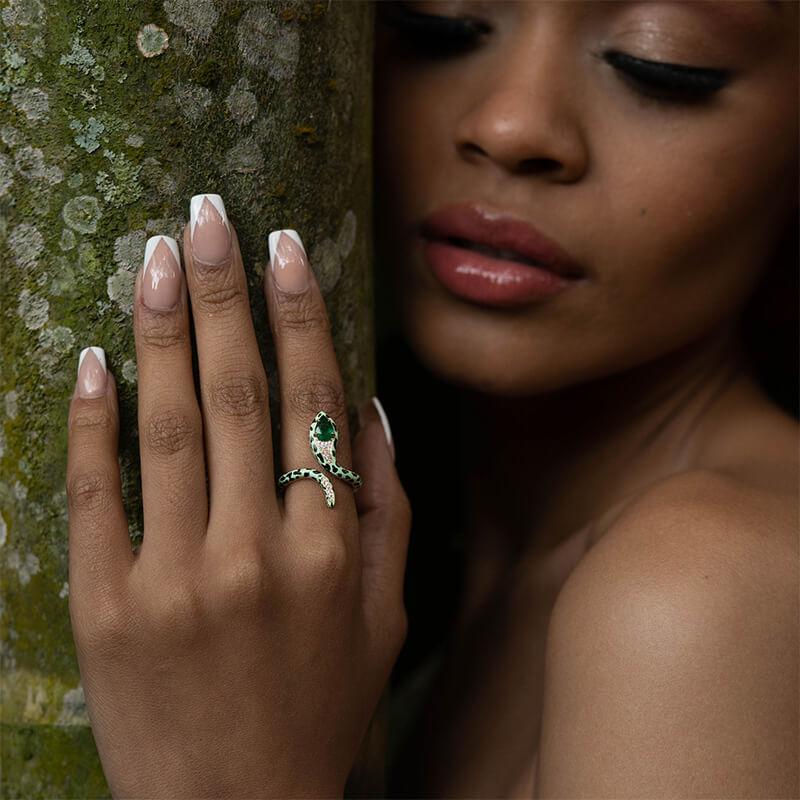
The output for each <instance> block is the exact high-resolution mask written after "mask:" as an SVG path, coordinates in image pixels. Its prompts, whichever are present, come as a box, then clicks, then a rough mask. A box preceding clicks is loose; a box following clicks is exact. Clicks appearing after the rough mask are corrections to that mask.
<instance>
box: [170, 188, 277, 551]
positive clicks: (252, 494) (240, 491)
mask: <svg viewBox="0 0 800 800" xmlns="http://www.w3.org/2000/svg"><path fill="white" fill-rule="evenodd" d="M184 257H185V264H186V278H187V282H188V285H189V296H190V297H191V302H192V316H193V318H194V325H195V338H196V341H197V358H198V365H199V371H200V396H201V404H202V412H203V423H204V426H205V441H206V459H207V469H208V481H209V523H210V526H211V527H214V528H219V529H220V530H223V529H224V530H226V536H228V537H231V536H235V535H236V532H237V530H242V531H243V530H244V527H243V526H241V527H239V528H236V526H233V527H232V526H231V525H230V520H231V519H241V515H242V514H243V513H258V514H259V515H262V516H263V515H264V514H270V515H272V514H276V513H277V497H276V491H275V484H274V479H273V468H272V436H271V432H270V425H269V409H268V406H267V380H266V375H265V374H264V367H263V365H262V363H261V354H260V352H259V350H258V345H257V343H256V336H255V331H254V330H253V320H252V316H251V313H250V302H249V299H248V294H247V281H246V278H245V273H244V267H243V265H242V256H241V253H240V252H239V243H238V241H237V238H236V232H235V231H234V229H233V227H232V226H231V224H230V222H229V220H228V218H227V215H226V213H225V206H224V204H223V202H222V198H221V197H220V196H219V195H195V196H194V197H193V198H192V203H191V222H190V225H189V226H187V229H186V231H185V232H184ZM217 514H218V515H219V519H220V525H218V526H214V525H213V519H214V516H215V515H217Z"/></svg>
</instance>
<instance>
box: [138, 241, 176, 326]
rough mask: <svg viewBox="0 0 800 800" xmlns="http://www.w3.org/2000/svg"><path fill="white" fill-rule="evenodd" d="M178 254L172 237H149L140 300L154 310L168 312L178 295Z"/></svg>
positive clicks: (173, 305) (145, 250)
mask: <svg viewBox="0 0 800 800" xmlns="http://www.w3.org/2000/svg"><path fill="white" fill-rule="evenodd" d="M180 263H181V256H180V253H179V252H178V243H177V242H176V241H175V240H174V239H173V238H172V237H171V236H151V237H150V238H149V239H148V240H147V245H146V246H145V249H144V272H143V274H142V299H143V300H144V304H145V305H146V306H147V307H148V308H152V309H153V310H154V311H170V310H171V309H173V308H175V306H176V305H177V304H178V299H179V298H180V295H181V267H180Z"/></svg>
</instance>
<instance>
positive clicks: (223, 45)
mask: <svg viewBox="0 0 800 800" xmlns="http://www.w3.org/2000/svg"><path fill="white" fill-rule="evenodd" d="M371 16H372V9H371V6H370V5H369V4H367V3H363V2H357V3H354V2H337V1H334V2H327V1H326V2H313V1H312V2H304V1H301V0H287V1H286V2H274V1H273V0H264V1H263V2H262V1H261V0H259V2H248V3H236V2H231V1H230V0H164V2H157V1H156V0H137V1H136V2H133V1H132V0H127V2H117V0H93V1H92V0H90V1H89V2H86V0H80V1H79V0H58V2H56V1H55V0H0V109H1V110H2V114H1V115H0V143H1V144H0V252H2V254H3V255H2V259H3V261H2V271H1V272H0V296H1V297H2V309H1V310H0V325H1V326H2V327H1V328H0V335H1V336H2V348H3V352H2V356H3V361H2V374H0V414H1V415H2V416H0V420H1V421H2V424H1V425H0V465H1V466H2V476H1V478H0V509H2V511H1V513H0V570H2V572H1V577H2V608H1V609H0V611H1V612H2V616H1V617H0V635H1V636H2V651H0V666H1V667H2V720H3V726H4V727H3V735H2V754H1V755H2V759H3V765H4V770H3V776H2V785H1V786H0V789H2V791H0V794H2V795H3V796H8V797H17V796H19V797H22V796H25V797H68V796H69V797H82V798H83V797H94V796H98V795H102V794H103V793H104V792H105V791H106V790H105V788H104V784H103V781H102V775H101V773H100V772H99V765H98V763H97V759H96V755H95V753H94V746H93V742H92V738H91V733H90V730H89V729H88V727H87V726H88V720H87V718H86V713H85V708H84V705H83V701H82V692H81V689H80V676H79V673H78V668H77V663H76V660H75V653H74V647H73V643H72V636H71V632H70V625H69V616H68V592H69V587H68V574H67V538H68V537H67V515H66V494H65V490H64V478H65V469H66V445H67V440H66V418H67V412H68V407H69V398H70V396H71V393H72V388H73V384H74V377H75V369H76V366H77V355H78V353H79V351H80V349H81V348H82V347H85V346H88V345H90V344H91V345H99V346H102V347H103V348H104V349H105V350H106V353H107V357H108V362H109V366H110V369H111V370H112V371H113V372H114V375H115V377H116V379H117V383H118V387H119V395H120V405H121V416H122V432H121V442H120V463H121V467H122V474H123V494H124V499H125V502H126V508H127V511H128V515H129V522H130V528H131V535H132V538H133V540H134V541H135V540H136V539H137V538H138V537H140V536H141V535H142V512H141V505H140V498H139V491H140V477H139V472H138V439H137V429H136V364H135V351H134V341H133V334H132V325H131V297H132V289H133V280H134V277H135V273H136V271H137V269H138V268H139V266H140V264H141V260H142V258H143V254H144V245H145V241H146V238H147V237H148V236H151V235H155V234H159V233H161V234H168V235H172V236H175V238H177V239H178V240H179V241H180V235H179V234H180V231H181V230H182V228H183V226H184V225H185V223H186V221H187V216H188V203H189V198H190V196H191V195H192V194H196V193H198V192H204V191H208V192H218V193H219V194H221V195H222V196H223V197H224V199H225V203H226V207H227V210H228V212H229V215H230V217H231V219H232V220H233V221H234V224H235V225H236V227H237V231H238V233H239V239H240V242H241V245H242V250H243V255H244V260H245V265H246V268H247V272H248V280H249V286H250V295H251V305H252V309H253V316H254V320H255V326H256V330H257V332H258V335H259V339H260V345H261V348H262V354H263V357H264V363H265V366H266V369H267V374H268V376H269V379H270V384H271V386H270V388H271V397H272V398H273V399H272V402H274V399H275V398H277V397H278V391H277V374H276V370H275V367H274V358H273V355H272V352H271V347H270V342H269V333H268V325H267V319H266V308H265V304H264V300H263V294H262V290H261V282H262V278H263V274H264V269H265V266H266V265H267V263H268V247H267V232H268V231H270V230H273V229H277V228H296V229H297V230H298V231H299V232H300V233H301V235H302V236H303V239H304V242H305V243H306V246H307V248H308V250H309V255H310V257H311V263H312V265H313V267H314V269H315V271H316V273H317V276H318V279H319V281H320V284H321V286H322V288H323V292H324V294H325V297H326V300H327V302H328V308H329V312H330V316H331V320H332V326H333V332H334V339H335V342H336V347H337V353H338V355H339V362H340V366H341V368H342V372H343V375H344V378H345V383H346V386H347V387H348V392H349V398H350V401H351V402H352V404H353V405H355V404H356V403H357V402H358V401H360V400H361V399H363V398H364V397H366V396H368V395H369V393H370V392H371V391H372V381H373V368H372V363H373V354H372V327H373V320H372V301H371V295H372V286H371V274H370V272H369V268H368V267H369V254H370V252H371V242H370V238H369V237H370V228H371V218H370V208H371V191H370V189H371V178H370V160H369V155H370V138H371V128H370V105H369V103H370V94H371V86H370V74H371V50H372V47H371V44H372V42H371V36H372V26H371ZM275 410H276V409H275V408H274V407H273V412H275ZM275 440H276V441H278V440H279V437H277V436H276V437H275Z"/></svg>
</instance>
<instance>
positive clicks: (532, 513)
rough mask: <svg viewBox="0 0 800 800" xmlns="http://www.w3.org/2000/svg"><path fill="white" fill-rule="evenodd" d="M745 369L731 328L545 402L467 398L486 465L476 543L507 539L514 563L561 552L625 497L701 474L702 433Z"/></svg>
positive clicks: (476, 490)
mask: <svg viewBox="0 0 800 800" xmlns="http://www.w3.org/2000/svg"><path fill="white" fill-rule="evenodd" d="M745 365H746V360H745V357H744V355H743V353H742V351H741V349H740V348H739V346H738V340H737V339H736V337H735V335H734V333H733V331H732V330H731V329H726V330H725V331H722V332H719V333H718V334H716V335H715V336H713V337H709V338H707V339H704V340H703V341H699V342H695V343H693V344H691V345H688V346H686V347H684V348H682V349H681V350H679V351H676V352H673V353H671V354H669V355H668V356H665V357H663V358H661V359H658V360H656V361H653V362H650V363H648V364H646V365H643V366H641V367H637V368H635V369H631V370H628V371H625V372H623V373H619V374H617V375H613V376H609V377H604V378H602V379H599V380H595V381H591V382H589V383H584V384H581V385H579V386H574V387H569V388H566V389H563V390H559V391H556V392H551V393H548V394H546V395H540V396H536V397H529V398H513V399H509V398H496V397H489V396H486V395H480V394H469V395H465V396H464V404H463V409H464V413H465V415H466V416H465V420H472V421H473V424H472V425H471V427H470V429H471V430H472V431H475V447H476V452H477V454H478V458H477V459H475V461H477V462H478V463H479V464H480V465H481V466H480V468H479V470H478V472H476V473H474V474H473V475H472V476H471V479H472V480H474V481H475V484H474V485H473V486H471V487H470V488H471V489H472V491H470V492H469V493H468V496H469V497H470V508H469V511H468V515H467V516H468V519H470V520H471V527H472V528H473V530H471V531H470V538H474V537H478V538H480V537H481V536H483V537H484V538H486V537H488V538H489V539H494V540H496V539H498V538H499V539H500V540H502V541H503V542H504V543H505V548H506V550H507V552H508V553H509V555H512V556H513V555H514V554H515V553H516V554H518V553H519V552H520V550H521V549H524V550H529V549H530V548H531V547H533V548H536V549H538V548H539V547H543V548H545V549H551V548H552V547H553V546H555V545H557V544H558V543H559V542H560V541H563V540H564V539H565V538H566V537H568V536H570V535H572V534H574V533H575V532H576V531H579V530H581V529H583V528H585V527H586V526H587V525H590V524H591V523H592V522H593V521H596V520H597V519H598V518H599V517H600V516H601V515H602V514H603V512H604V511H605V510H607V509H609V508H610V507H612V506H614V505H615V504H616V503H619V502H620V501H622V500H624V499H625V498H626V497H629V496H632V495H634V494H635V493H636V492H638V491H641V490H643V489H645V488H646V487H647V486H648V485H651V484H653V483H655V482H657V481H658V480H659V479H661V478H664V477H667V476H668V475H670V474H675V473H677V472H680V471H683V470H686V469H691V468H692V466H693V465H695V464H696V463H697V460H698V456H699V454H698V447H699V442H701V441H702V435H701V432H702V428H703V426H704V425H706V424H707V423H708V421H709V420H710V419H712V418H713V414H714V409H715V408H716V407H717V406H718V404H719V402H720V399H721V398H722V397H723V396H724V395H725V394H726V393H727V392H728V391H729V390H730V389H731V387H732V386H733V385H734V384H736V382H737V376H738V378H739V379H741V375H742V372H743V370H744V368H745ZM475 421H479V424H477V425H476V424H474V423H475ZM473 463H474V462H473ZM520 499H522V502H520ZM497 544H498V543H497V542H495V543H494V546H497ZM501 546H503V545H501Z"/></svg>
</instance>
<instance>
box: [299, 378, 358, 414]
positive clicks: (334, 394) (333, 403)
mask: <svg viewBox="0 0 800 800" xmlns="http://www.w3.org/2000/svg"><path fill="white" fill-rule="evenodd" d="M287 399H288V401H289V405H290V406H291V408H292V409H293V410H294V413H295V414H296V415H297V417H298V418H299V419H300V420H302V421H303V422H305V421H306V417H308V416H309V415H310V416H312V417H313V416H314V415H315V414H316V413H317V412H318V411H324V412H325V413H326V414H328V415H330V416H331V417H333V418H334V420H336V421H337V423H339V424H341V422H342V420H344V419H346V417H347V405H346V403H345V398H344V389H343V388H342V385H341V383H339V382H338V381H333V380H331V379H330V378H329V377H327V376H324V377H323V376H320V377H314V376H306V377H304V378H303V379H301V380H298V381H296V382H295V383H294V384H293V385H292V386H291V387H289V389H288V391H287Z"/></svg>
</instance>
